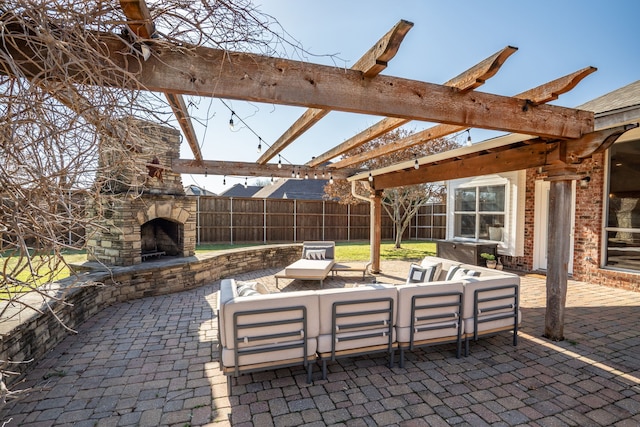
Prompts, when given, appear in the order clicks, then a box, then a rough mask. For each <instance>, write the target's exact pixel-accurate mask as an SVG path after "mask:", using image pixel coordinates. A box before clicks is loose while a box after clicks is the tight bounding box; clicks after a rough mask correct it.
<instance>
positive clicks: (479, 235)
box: [453, 184, 507, 242]
mask: <svg viewBox="0 0 640 427" xmlns="http://www.w3.org/2000/svg"><path fill="white" fill-rule="evenodd" d="M454 194H455V195H454V203H455V208H454V228H453V236H454V237H455V238H470V239H475V240H491V241H498V242H501V241H502V240H503V231H504V224H505V214H506V194H507V186H506V184H502V185H478V186H472V187H464V188H456V189H455V193H454Z"/></svg>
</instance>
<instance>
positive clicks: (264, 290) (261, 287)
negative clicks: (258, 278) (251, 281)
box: [256, 282, 271, 295]
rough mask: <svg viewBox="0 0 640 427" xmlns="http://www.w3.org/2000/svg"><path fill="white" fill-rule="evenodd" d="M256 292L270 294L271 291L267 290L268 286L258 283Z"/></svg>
mask: <svg viewBox="0 0 640 427" xmlns="http://www.w3.org/2000/svg"><path fill="white" fill-rule="evenodd" d="M256 291H258V292H259V293H261V294H263V295H264V294H270V293H271V291H270V290H269V288H267V285H265V284H264V283H260V282H258V283H256Z"/></svg>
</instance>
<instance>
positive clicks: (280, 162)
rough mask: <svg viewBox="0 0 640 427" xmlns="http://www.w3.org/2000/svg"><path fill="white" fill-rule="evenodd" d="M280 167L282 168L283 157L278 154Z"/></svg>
mask: <svg viewBox="0 0 640 427" xmlns="http://www.w3.org/2000/svg"><path fill="white" fill-rule="evenodd" d="M278 169H282V157H280V154H278Z"/></svg>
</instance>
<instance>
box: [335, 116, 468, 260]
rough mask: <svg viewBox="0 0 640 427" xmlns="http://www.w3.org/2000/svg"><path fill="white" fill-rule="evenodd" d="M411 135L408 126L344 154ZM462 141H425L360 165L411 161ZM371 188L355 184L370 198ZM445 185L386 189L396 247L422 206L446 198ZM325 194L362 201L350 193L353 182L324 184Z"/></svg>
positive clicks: (384, 201) (347, 201) (343, 200)
mask: <svg viewBox="0 0 640 427" xmlns="http://www.w3.org/2000/svg"><path fill="white" fill-rule="evenodd" d="M409 135H411V133H410V132H409V131H407V130H406V129H402V128H401V129H396V130H394V131H391V132H389V133H386V134H384V135H382V136H381V137H379V138H376V139H374V140H372V141H370V142H368V143H366V144H363V145H361V146H359V147H357V148H354V149H353V150H351V151H349V152H348V153H347V154H345V157H349V156H355V155H358V154H361V153H365V152H367V151H371V150H374V149H376V148H377V147H380V146H382V145H387V144H393V143H394V142H396V141H398V140H401V139H403V138H406V137H408V136H409ZM459 145H460V144H459V143H458V142H457V141H456V140H455V139H454V138H439V139H435V140H433V141H429V142H427V143H425V144H419V145H416V146H413V147H410V148H407V149H404V150H401V151H396V152H394V153H392V154H389V155H387V156H384V157H377V158H374V159H370V160H367V161H366V162H365V163H363V164H360V165H359V167H362V168H369V169H376V168H381V167H384V166H388V165H390V164H394V163H398V162H401V161H405V160H411V159H414V158H416V157H421V156H426V155H428V154H435V153H439V152H442V151H446V150H450V149H452V148H456V147H459ZM370 190H371V187H370V186H369V185H368V184H366V183H362V182H359V183H358V185H357V186H356V191H358V194H360V195H362V196H364V197H368V196H369V195H370V193H371V191H370ZM444 192H445V188H444V186H443V185H441V184H437V183H428V184H417V185H410V186H403V187H396V188H388V189H385V190H384V191H383V193H382V206H383V207H384V209H385V211H386V212H387V214H388V215H389V217H391V218H392V219H393V224H394V227H395V247H396V248H400V247H401V244H402V235H403V234H404V232H405V230H406V229H407V227H408V226H409V224H411V220H412V219H413V218H414V217H415V215H416V214H417V213H418V211H419V210H420V208H421V207H422V206H425V205H426V204H428V203H432V202H439V201H442V200H443V198H444ZM325 194H326V196H327V197H328V198H336V199H338V200H339V203H344V204H353V203H359V202H360V200H359V199H358V198H356V197H354V196H353V195H352V193H351V183H349V182H347V181H346V180H335V181H334V183H333V184H328V185H326V186H325Z"/></svg>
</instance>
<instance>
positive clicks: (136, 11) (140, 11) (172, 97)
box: [120, 0, 202, 160]
mask: <svg viewBox="0 0 640 427" xmlns="http://www.w3.org/2000/svg"><path fill="white" fill-rule="evenodd" d="M120 7H121V8H122V11H123V12H124V14H125V16H126V17H127V25H128V27H129V29H130V30H131V32H133V34H135V35H136V36H137V37H139V38H141V39H151V38H153V36H154V33H155V26H154V24H153V19H152V17H151V13H150V12H149V8H148V7H147V3H146V2H145V0H120ZM165 97H166V98H167V102H168V103H169V106H170V107H171V110H172V111H173V114H174V115H175V116H176V120H177V121H178V124H179V125H180V128H181V129H182V133H183V134H184V137H185V139H186V141H187V143H188V144H189V147H190V148H191V151H192V152H193V156H194V157H195V159H196V160H202V152H201V150H200V145H199V144H198V137H197V136H196V132H195V129H194V128H193V123H192V122H191V118H190V117H189V112H188V110H187V104H186V103H185V102H184V98H183V96H182V95H180V94H175V93H165Z"/></svg>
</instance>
